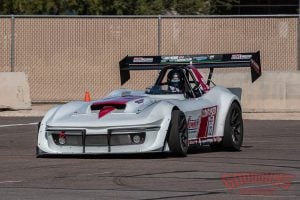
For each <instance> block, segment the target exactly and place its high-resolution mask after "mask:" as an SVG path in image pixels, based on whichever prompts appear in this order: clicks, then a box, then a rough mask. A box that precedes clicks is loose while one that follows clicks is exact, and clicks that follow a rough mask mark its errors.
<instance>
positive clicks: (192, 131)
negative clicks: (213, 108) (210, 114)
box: [188, 116, 199, 138]
mask: <svg viewBox="0 0 300 200" xmlns="http://www.w3.org/2000/svg"><path fill="white" fill-rule="evenodd" d="M198 127H199V119H192V117H191V116H189V118H188V132H189V137H190V138H197V134H198Z"/></svg>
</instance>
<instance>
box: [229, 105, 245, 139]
mask: <svg viewBox="0 0 300 200" xmlns="http://www.w3.org/2000/svg"><path fill="white" fill-rule="evenodd" d="M230 126H231V136H232V141H233V142H234V143H235V144H238V143H239V142H241V139H242V131H243V130H242V116H241V112H240V110H239V109H238V108H234V109H233V110H232V112H231V117H230Z"/></svg>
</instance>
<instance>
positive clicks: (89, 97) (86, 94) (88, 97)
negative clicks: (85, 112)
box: [84, 91, 91, 102]
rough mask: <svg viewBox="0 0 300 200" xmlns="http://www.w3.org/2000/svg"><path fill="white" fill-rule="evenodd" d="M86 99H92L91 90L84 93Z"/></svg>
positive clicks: (86, 100) (87, 100)
mask: <svg viewBox="0 0 300 200" xmlns="http://www.w3.org/2000/svg"><path fill="white" fill-rule="evenodd" d="M84 101H85V102H89V101H91V95H90V92H89V91H86V92H85V95H84Z"/></svg>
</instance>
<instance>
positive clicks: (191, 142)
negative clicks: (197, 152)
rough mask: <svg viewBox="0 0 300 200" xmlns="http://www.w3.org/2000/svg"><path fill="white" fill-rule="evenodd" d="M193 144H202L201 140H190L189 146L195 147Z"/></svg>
mask: <svg viewBox="0 0 300 200" xmlns="http://www.w3.org/2000/svg"><path fill="white" fill-rule="evenodd" d="M193 144H201V141H200V139H191V140H189V145H193Z"/></svg>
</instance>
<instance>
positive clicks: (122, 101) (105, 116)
mask: <svg viewBox="0 0 300 200" xmlns="http://www.w3.org/2000/svg"><path fill="white" fill-rule="evenodd" d="M156 102H158V100H154V99H152V98H150V97H147V96H125V97H109V98H104V99H101V100H97V101H93V102H71V103H68V104H65V105H62V106H60V107H59V108H58V109H57V110H56V112H55V113H54V114H53V116H52V117H51V118H50V120H49V121H48V126H72V127H83V126H84V127H85V126H88V127H94V126H99V125H100V124H101V126H113V125H116V124H130V123H132V120H134V121H135V123H138V121H141V122H140V123H143V122H142V121H144V120H145V119H146V118H147V117H148V114H149V113H148V112H147V113H145V112H142V111H143V110H145V109H146V108H148V107H149V106H151V105H152V104H154V103H156ZM149 112H151V109H150V110H149ZM151 121H152V120H151Z"/></svg>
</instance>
